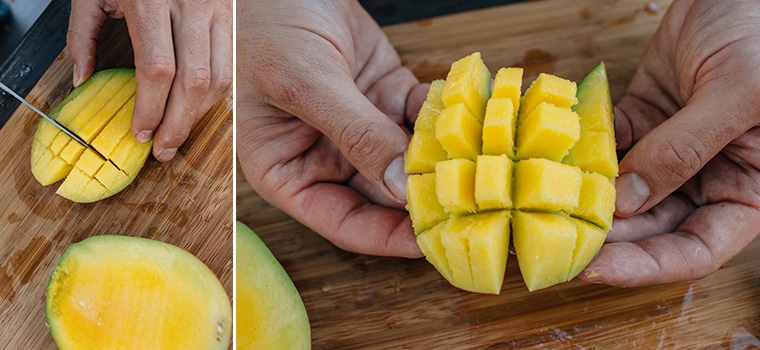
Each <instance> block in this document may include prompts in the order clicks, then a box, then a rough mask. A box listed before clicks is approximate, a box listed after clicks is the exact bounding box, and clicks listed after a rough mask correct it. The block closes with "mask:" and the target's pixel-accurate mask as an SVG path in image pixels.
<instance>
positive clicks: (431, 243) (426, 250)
mask: <svg viewBox="0 0 760 350" xmlns="http://www.w3.org/2000/svg"><path fill="white" fill-rule="evenodd" d="M447 224H448V221H443V222H441V223H438V224H436V225H435V226H433V227H431V228H430V229H428V230H427V231H425V232H422V233H420V234H419V235H418V236H417V245H419V246H420V250H422V253H423V254H425V259H427V261H428V262H430V263H431V264H432V265H433V266H435V268H436V269H437V270H438V272H439V273H440V274H441V275H442V276H443V277H445V278H446V279H447V280H450V279H451V278H452V272H451V267H449V262H448V260H447V259H446V250H445V249H444V248H443V243H442V241H441V234H442V233H443V231H444V229H445V227H446V225H447Z"/></svg>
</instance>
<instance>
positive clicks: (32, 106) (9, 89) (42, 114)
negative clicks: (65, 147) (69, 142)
mask: <svg viewBox="0 0 760 350" xmlns="http://www.w3.org/2000/svg"><path fill="white" fill-rule="evenodd" d="M0 89H2V90H3V91H5V92H7V93H9V94H10V95H11V96H13V97H15V98H16V99H17V100H19V101H21V103H23V104H25V105H26V106H27V107H29V108H30V109H31V110H33V111H34V112H35V113H37V114H39V115H40V116H41V117H42V118H44V119H45V120H47V121H49V122H50V123H52V124H53V125H55V126H56V127H57V128H58V129H60V130H61V131H63V132H64V133H65V134H66V135H69V137H71V138H72V139H74V141H76V142H79V144H81V145H82V146H84V147H85V148H89V149H90V150H92V151H93V152H95V153H96V154H97V155H98V156H100V158H103V159H106V157H104V156H103V155H102V154H100V152H98V151H97V150H96V149H95V148H94V147H92V145H90V144H89V143H87V141H85V140H84V139H82V138H81V137H79V135H77V134H75V133H74V132H72V131H71V130H69V129H67V128H66V127H65V126H63V125H61V123H59V122H58V121H56V120H55V119H53V118H51V117H50V116H48V115H47V114H45V113H43V112H42V111H40V110H39V109H37V107H35V106H34V105H33V104H31V103H30V102H29V101H27V100H26V99H25V98H23V97H21V95H19V94H17V93H16V92H15V91H13V90H11V88H9V87H8V86H6V85H5V84H3V83H2V82H0Z"/></svg>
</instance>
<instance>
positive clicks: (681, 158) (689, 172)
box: [658, 142, 702, 182]
mask: <svg viewBox="0 0 760 350" xmlns="http://www.w3.org/2000/svg"><path fill="white" fill-rule="evenodd" d="M658 153H659V155H658V157H659V158H660V160H661V161H662V163H661V164H662V166H663V169H664V170H666V171H667V173H668V175H669V176H670V177H671V178H673V179H675V180H678V181H681V182H685V181H686V180H688V179H690V178H691V177H692V176H693V175H694V174H695V173H696V172H697V171H699V169H701V168H702V159H701V157H700V153H699V151H698V150H697V149H696V148H695V147H694V146H692V145H690V144H688V143H685V142H676V143H672V142H669V143H666V144H663V145H662V147H660V149H659V152H658Z"/></svg>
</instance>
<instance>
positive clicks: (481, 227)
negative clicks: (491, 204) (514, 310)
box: [461, 210, 510, 294]
mask: <svg viewBox="0 0 760 350" xmlns="http://www.w3.org/2000/svg"><path fill="white" fill-rule="evenodd" d="M466 218H467V219H466V220H468V221H469V225H468V227H467V231H468V235H467V237H468V242H467V243H468V246H469V250H470V252H469V255H470V271H472V284H473V289H474V290H475V291H481V292H484V293H490V294H498V293H499V291H500V290H501V285H502V283H503V281H504V271H505V270H506V267H507V256H508V255H509V237H510V227H509V218H510V212H509V211H508V210H500V211H496V212H489V213H484V214H476V215H470V216H467V217H466ZM461 220H465V219H464V218H463V219H461Z"/></svg>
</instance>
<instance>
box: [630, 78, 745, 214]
mask: <svg viewBox="0 0 760 350" xmlns="http://www.w3.org/2000/svg"><path fill="white" fill-rule="evenodd" d="M706 92H707V91H706V90H703V91H702V94H695V95H694V96H693V98H692V100H691V102H690V103H688V104H687V105H686V107H684V108H683V109H681V110H680V111H679V112H677V113H676V114H675V115H674V116H673V117H671V118H670V119H668V120H666V121H664V122H663V123H662V124H660V125H659V126H657V127H656V128H654V129H652V130H650V131H649V132H648V133H647V134H646V135H644V136H643V137H642V138H641V139H640V140H639V141H638V142H637V143H636V144H635V145H634V146H633V147H632V148H631V150H630V151H629V152H628V153H627V154H626V156H625V157H624V158H623V160H622V161H621V163H620V176H619V178H618V180H617V183H616V191H617V201H616V203H615V207H616V215H618V216H621V217H628V216H632V215H636V214H640V213H642V212H644V211H646V210H648V209H650V208H651V207H652V206H654V205H655V204H657V203H659V202H660V201H661V200H662V199H663V198H665V197H666V196H668V195H669V194H671V193H672V192H673V191H675V190H676V189H677V188H678V187H680V186H681V185H683V184H684V183H685V182H686V181H687V180H689V179H690V178H692V177H693V176H694V174H696V173H697V172H698V171H699V170H700V169H701V168H702V167H703V166H704V165H705V164H706V163H707V162H708V161H709V160H710V159H712V158H713V157H714V156H715V155H716V154H717V153H718V152H719V151H720V150H721V149H723V148H724V147H725V146H726V145H727V144H728V143H729V142H730V141H731V140H733V139H735V138H736V137H738V136H739V135H740V134H742V133H743V132H744V131H746V130H747V129H748V128H749V127H750V123H751V121H750V120H749V119H750V118H748V117H747V116H746V115H742V114H741V113H738V112H737V111H736V110H726V109H725V108H723V107H722V106H723V104H718V103H714V102H712V101H715V96H722V95H721V94H717V95H709V94H708V95H707V96H703V95H705V93H706ZM708 96H709V98H706V97H708ZM729 100H732V99H729ZM724 102H726V103H728V105H732V104H731V102H729V101H724ZM716 116H720V117H716ZM632 118H635V116H629V119H632Z"/></svg>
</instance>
